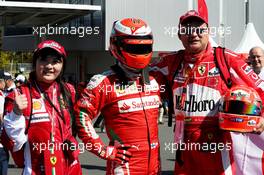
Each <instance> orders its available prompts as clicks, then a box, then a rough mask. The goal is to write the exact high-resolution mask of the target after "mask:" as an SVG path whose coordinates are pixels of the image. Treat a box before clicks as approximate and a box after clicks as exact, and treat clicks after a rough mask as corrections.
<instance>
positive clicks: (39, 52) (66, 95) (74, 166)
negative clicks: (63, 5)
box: [4, 40, 82, 175]
mask: <svg viewBox="0 0 264 175" xmlns="http://www.w3.org/2000/svg"><path fill="white" fill-rule="evenodd" d="M65 61H66V53H65V51H64V48H63V47H62V46H61V45H60V44H59V43H57V42H55V41H52V40H46V41H43V42H41V43H40V44H39V45H38V48H37V49H36V50H35V52H34V55H33V72H32V73H31V74H30V79H29V82H28V83H27V84H25V85H22V87H21V88H18V89H16V90H14V92H12V93H11V94H9V95H8V96H7V98H6V101H5V117H4V129H5V132H6V136H8V137H7V138H6V139H10V140H9V141H10V142H11V143H10V146H9V150H10V151H11V152H13V158H14V160H15V161H16V163H20V164H19V166H22V167H24V170H23V174H27V175H29V174H32V175H35V174H36V175H38V174H46V175H51V174H56V175H73V174H82V173H81V166H80V163H79V160H78V154H79V152H78V149H77V141H76V140H75V138H74V137H73V135H72V129H71V117H73V115H74V111H73V103H74V100H75V99H74V96H75V95H74V94H75V90H74V87H73V86H72V85H70V84H68V83H63V82H61V76H62V75H63V74H62V72H63V69H64V67H65V64H66V62H65ZM71 108H72V109H71ZM25 111H27V112H25ZM6 139H5V140H6ZM19 152H20V153H21V154H19Z"/></svg>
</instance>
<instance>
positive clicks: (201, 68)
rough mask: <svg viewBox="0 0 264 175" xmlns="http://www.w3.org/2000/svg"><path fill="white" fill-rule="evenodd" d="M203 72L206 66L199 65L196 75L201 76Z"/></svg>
mask: <svg viewBox="0 0 264 175" xmlns="http://www.w3.org/2000/svg"><path fill="white" fill-rule="evenodd" d="M205 72H206V65H205V64H202V65H199V66H198V73H199V74H200V75H203V74H204V73H205Z"/></svg>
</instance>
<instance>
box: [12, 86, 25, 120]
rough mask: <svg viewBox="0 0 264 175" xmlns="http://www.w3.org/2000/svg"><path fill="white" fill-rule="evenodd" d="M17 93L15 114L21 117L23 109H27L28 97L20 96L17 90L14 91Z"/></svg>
mask: <svg viewBox="0 0 264 175" xmlns="http://www.w3.org/2000/svg"><path fill="white" fill-rule="evenodd" d="M14 92H15V101H14V109H13V111H14V113H15V114H17V115H21V114H22V111H23V109H26V108H27V106H28V101H27V97H26V95H25V94H19V93H18V92H17V90H16V89H15V90H14Z"/></svg>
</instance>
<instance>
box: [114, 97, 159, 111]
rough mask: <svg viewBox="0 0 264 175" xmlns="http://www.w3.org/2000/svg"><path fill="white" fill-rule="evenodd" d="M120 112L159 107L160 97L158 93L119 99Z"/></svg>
mask: <svg viewBox="0 0 264 175" xmlns="http://www.w3.org/2000/svg"><path fill="white" fill-rule="evenodd" d="M117 103H118V107H119V112H120V113H127V112H133V111H140V110H143V109H153V108H159V103H160V98H159V96H157V95H153V96H146V97H142V98H132V99H126V100H121V101H118V102H117Z"/></svg>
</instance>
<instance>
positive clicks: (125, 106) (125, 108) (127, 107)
mask: <svg viewBox="0 0 264 175" xmlns="http://www.w3.org/2000/svg"><path fill="white" fill-rule="evenodd" d="M130 108H131V107H130V106H128V105H127V104H126V103H124V104H123V106H122V107H121V108H120V109H121V110H122V111H126V110H129V109H130Z"/></svg>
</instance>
